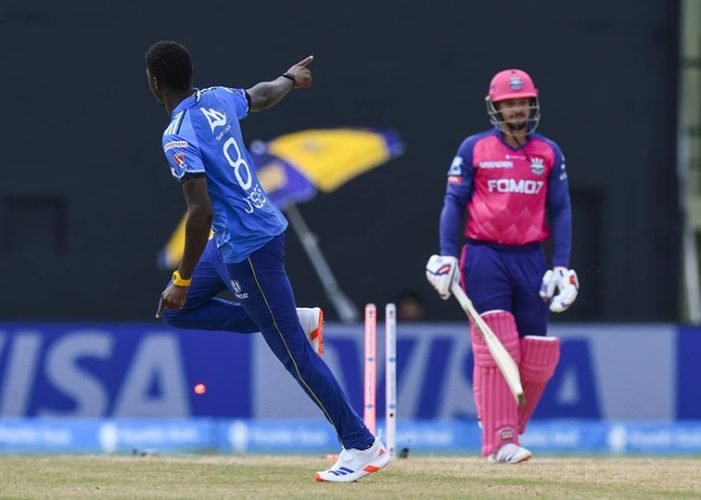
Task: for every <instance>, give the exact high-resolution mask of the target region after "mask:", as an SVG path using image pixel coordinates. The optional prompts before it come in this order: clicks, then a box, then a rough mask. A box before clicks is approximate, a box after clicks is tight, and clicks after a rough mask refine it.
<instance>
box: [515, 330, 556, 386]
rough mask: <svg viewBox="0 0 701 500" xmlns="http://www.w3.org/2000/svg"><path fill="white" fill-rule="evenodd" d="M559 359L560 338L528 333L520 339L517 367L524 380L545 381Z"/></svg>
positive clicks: (553, 371)
mask: <svg viewBox="0 0 701 500" xmlns="http://www.w3.org/2000/svg"><path fill="white" fill-rule="evenodd" d="M559 360H560V339H559V338H557V337H544V336H535V335H528V336H525V337H523V338H522V339H521V363H520V365H519V369H520V371H521V377H522V378H523V379H524V380H528V381H533V382H547V381H548V380H550V377H552V376H553V373H555V368H556V367H557V363H558V361H559Z"/></svg>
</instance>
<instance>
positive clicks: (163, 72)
mask: <svg viewBox="0 0 701 500" xmlns="http://www.w3.org/2000/svg"><path fill="white" fill-rule="evenodd" d="M146 67H147V68H148V69H149V71H150V72H151V75H153V76H155V77H156V78H158V81H159V82H160V83H161V84H162V85H164V86H166V87H169V88H172V89H173V90H189V89H190V86H191V85H192V73H193V69H192V62H191V61H190V52H188V50H187V48H185V46H184V45H182V44H180V43H178V42H171V41H160V42H156V43H154V44H153V45H151V47H149V49H148V50H147V51H146Z"/></svg>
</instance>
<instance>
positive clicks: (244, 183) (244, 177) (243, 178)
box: [223, 137, 253, 191]
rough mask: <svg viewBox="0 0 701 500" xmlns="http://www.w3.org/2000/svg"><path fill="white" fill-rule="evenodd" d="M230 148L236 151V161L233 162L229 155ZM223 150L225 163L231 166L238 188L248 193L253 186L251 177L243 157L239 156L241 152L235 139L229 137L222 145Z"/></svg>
mask: <svg viewBox="0 0 701 500" xmlns="http://www.w3.org/2000/svg"><path fill="white" fill-rule="evenodd" d="M231 146H233V147H234V149H235V150H236V160H233V159H232V158H231V156H230V155H229V148H230V147H231ZM223 149H224V156H225V157H226V161H228V162H229V165H231V167H232V168H233V169H234V175H235V176H236V180H237V181H238V183H239V186H241V188H242V189H243V190H244V191H248V190H249V189H250V188H251V185H252V184H253V176H252V175H251V170H250V168H249V166H248V164H247V163H246V160H244V159H243V156H241V150H240V149H239V145H238V144H236V139H234V138H233V137H229V139H227V141H226V142H225V143H224V146H223ZM242 170H243V172H242Z"/></svg>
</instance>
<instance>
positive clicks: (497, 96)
mask: <svg viewBox="0 0 701 500" xmlns="http://www.w3.org/2000/svg"><path fill="white" fill-rule="evenodd" d="M522 98H526V99H530V100H531V105H530V112H529V115H528V123H527V125H526V126H527V128H528V133H529V134H530V133H533V132H535V129H536V128H538V124H539V123H540V103H539V102H538V89H537V88H535V85H533V80H532V79H531V77H530V76H529V75H528V73H526V72H525V71H523V70H520V69H505V70H504V71H500V72H499V73H497V74H496V75H494V78H492V81H491V82H490V84H489V94H487V96H486V97H485V98H484V100H485V103H486V105H487V114H488V115H489V121H490V123H491V124H492V125H494V126H495V127H497V128H500V129H502V130H503V131H504V133H507V134H513V130H511V131H510V129H513V126H512V125H509V124H506V123H505V122H504V119H503V117H502V116H501V113H499V110H498V109H497V107H496V106H495V105H494V103H496V102H499V101H505V100H507V99H522Z"/></svg>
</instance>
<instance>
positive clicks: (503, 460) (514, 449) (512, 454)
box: [487, 443, 533, 464]
mask: <svg viewBox="0 0 701 500" xmlns="http://www.w3.org/2000/svg"><path fill="white" fill-rule="evenodd" d="M532 456H533V453H531V452H530V450H527V449H526V448H524V447H522V446H519V445H517V444H514V443H506V444H505V445H504V446H502V447H501V448H499V450H498V451H497V452H496V453H492V454H491V455H489V456H488V457H487V460H488V461H489V463H490V464H518V463H521V462H525V461H526V460H528V459H529V458H531V457H532Z"/></svg>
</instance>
